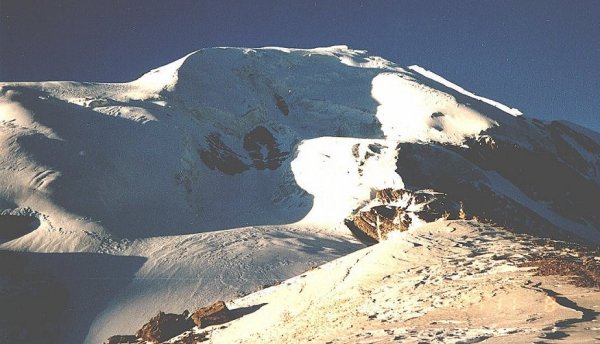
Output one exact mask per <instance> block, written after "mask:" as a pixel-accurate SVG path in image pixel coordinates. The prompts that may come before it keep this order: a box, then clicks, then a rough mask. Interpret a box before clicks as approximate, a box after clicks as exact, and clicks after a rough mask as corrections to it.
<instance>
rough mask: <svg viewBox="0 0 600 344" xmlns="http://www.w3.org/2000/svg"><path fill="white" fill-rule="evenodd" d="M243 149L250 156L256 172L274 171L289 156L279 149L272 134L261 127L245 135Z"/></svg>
mask: <svg viewBox="0 0 600 344" xmlns="http://www.w3.org/2000/svg"><path fill="white" fill-rule="evenodd" d="M244 149H245V150H246V151H247V152H248V154H249V155H250V158H251V159H252V162H253V165H254V167H255V168H256V169H257V170H264V169H270V170H275V169H277V168H278V167H279V166H281V163H282V161H283V160H285V159H286V158H287V156H288V155H289V154H288V153H287V152H282V151H281V150H280V149H279V145H278V143H277V141H276V140H275V137H274V136H273V134H272V133H271V132H270V131H269V130H268V129H267V128H265V127H263V126H258V127H256V128H254V129H252V130H251V131H250V132H249V133H248V134H246V136H245V137H244Z"/></svg>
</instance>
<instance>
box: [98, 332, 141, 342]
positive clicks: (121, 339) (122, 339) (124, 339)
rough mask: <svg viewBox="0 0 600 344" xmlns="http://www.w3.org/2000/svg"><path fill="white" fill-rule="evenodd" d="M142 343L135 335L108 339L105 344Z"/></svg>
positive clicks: (116, 336)
mask: <svg viewBox="0 0 600 344" xmlns="http://www.w3.org/2000/svg"><path fill="white" fill-rule="evenodd" d="M135 343H141V342H140V340H139V338H138V337H136V336H134V335H120V334H118V335H115V336H112V337H110V338H108V339H107V341H106V342H105V344H135Z"/></svg>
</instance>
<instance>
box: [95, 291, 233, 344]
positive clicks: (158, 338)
mask: <svg viewBox="0 0 600 344" xmlns="http://www.w3.org/2000/svg"><path fill="white" fill-rule="evenodd" d="M234 318H235V317H234V314H233V313H232V312H231V311H230V310H229V309H228V308H227V306H226V305H225V302H223V301H217V302H215V303H213V304H212V305H210V306H206V307H202V308H199V309H197V310H196V311H194V313H192V314H191V315H190V314H189V312H188V311H187V310H186V311H184V312H183V313H182V314H172V313H164V312H159V313H158V315H156V316H155V317H154V318H152V319H150V321H148V322H147V323H146V324H144V326H142V328H141V329H140V330H138V331H137V333H136V335H135V336H133V335H115V336H112V337H110V338H108V341H107V342H105V344H129V343H141V342H143V341H148V342H151V343H162V342H165V341H169V342H170V343H178V344H188V343H198V342H201V341H203V340H204V339H205V334H204V333H202V332H201V333H193V332H189V330H191V329H192V328H193V327H194V325H195V326H197V327H198V328H199V329H200V328H204V327H208V326H212V325H220V324H224V323H226V322H228V321H231V320H233V319H234ZM175 337H177V338H175Z"/></svg>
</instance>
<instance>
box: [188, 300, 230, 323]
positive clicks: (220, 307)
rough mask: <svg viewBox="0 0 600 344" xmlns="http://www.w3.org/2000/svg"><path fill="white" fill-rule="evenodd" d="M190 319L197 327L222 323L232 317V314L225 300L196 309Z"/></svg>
mask: <svg viewBox="0 0 600 344" xmlns="http://www.w3.org/2000/svg"><path fill="white" fill-rule="evenodd" d="M191 318H192V320H194V323H195V324H196V326H198V327H199V328H203V327H207V326H211V325H219V324H224V323H226V322H228V321H230V320H232V319H233V316H232V314H231V312H230V311H229V309H228V308H227V306H226V305H225V302H223V301H218V302H215V303H213V304H212V305H210V306H208V307H202V308H200V309H198V310H196V311H195V312H194V313H193V314H192V316H191Z"/></svg>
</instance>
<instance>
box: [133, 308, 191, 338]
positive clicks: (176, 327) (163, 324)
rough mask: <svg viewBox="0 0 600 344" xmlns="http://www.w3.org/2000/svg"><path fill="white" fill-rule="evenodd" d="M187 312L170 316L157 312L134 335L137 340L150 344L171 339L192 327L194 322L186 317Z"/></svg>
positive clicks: (169, 314) (170, 314)
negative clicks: (149, 343)
mask: <svg viewBox="0 0 600 344" xmlns="http://www.w3.org/2000/svg"><path fill="white" fill-rule="evenodd" d="M188 316H189V312H188V311H185V312H183V314H172V313H163V312H159V313H158V315H157V316H155V317H154V318H152V319H150V321H149V322H147V323H146V324H145V325H144V326H142V328H141V329H140V330H139V331H138V332H137V333H136V336H137V337H138V338H141V339H143V340H146V341H149V342H151V343H160V342H163V341H165V340H168V339H171V338H173V337H175V336H177V335H179V334H181V333H183V332H185V331H187V330H190V329H191V328H192V327H194V322H193V321H192V320H191V319H190V318H189V317H188Z"/></svg>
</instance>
